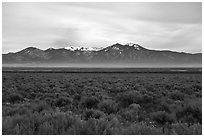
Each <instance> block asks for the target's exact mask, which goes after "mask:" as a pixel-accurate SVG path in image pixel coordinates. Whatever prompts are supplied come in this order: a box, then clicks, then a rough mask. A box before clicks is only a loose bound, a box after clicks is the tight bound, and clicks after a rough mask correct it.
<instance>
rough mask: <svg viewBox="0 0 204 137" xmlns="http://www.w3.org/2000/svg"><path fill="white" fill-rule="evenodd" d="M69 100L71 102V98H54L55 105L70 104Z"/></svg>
mask: <svg viewBox="0 0 204 137" xmlns="http://www.w3.org/2000/svg"><path fill="white" fill-rule="evenodd" d="M71 102H72V101H71V99H70V98H68V97H60V98H58V99H56V101H55V106H56V107H63V106H66V105H69V104H71Z"/></svg>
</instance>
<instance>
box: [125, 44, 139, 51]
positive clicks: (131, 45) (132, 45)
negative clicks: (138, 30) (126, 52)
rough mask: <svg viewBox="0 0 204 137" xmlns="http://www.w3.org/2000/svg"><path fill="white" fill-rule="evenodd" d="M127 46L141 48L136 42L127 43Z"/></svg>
mask: <svg viewBox="0 0 204 137" xmlns="http://www.w3.org/2000/svg"><path fill="white" fill-rule="evenodd" d="M125 45H126V46H130V47H134V48H135V49H136V50H140V46H139V45H138V44H134V43H127V44H125Z"/></svg>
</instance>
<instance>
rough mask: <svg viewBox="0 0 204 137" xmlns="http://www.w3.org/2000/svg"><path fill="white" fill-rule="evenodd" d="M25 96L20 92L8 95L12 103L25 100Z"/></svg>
mask: <svg viewBox="0 0 204 137" xmlns="http://www.w3.org/2000/svg"><path fill="white" fill-rule="evenodd" d="M23 100H24V99H23V97H22V95H20V94H18V93H12V94H10V95H9V96H8V101H9V102H11V103H16V102H20V101H23Z"/></svg>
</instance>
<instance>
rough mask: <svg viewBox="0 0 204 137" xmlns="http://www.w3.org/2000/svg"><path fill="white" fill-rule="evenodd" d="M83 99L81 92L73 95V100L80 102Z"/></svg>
mask: <svg viewBox="0 0 204 137" xmlns="http://www.w3.org/2000/svg"><path fill="white" fill-rule="evenodd" d="M80 100H81V95H79V94H74V96H73V101H74V102H79V101H80Z"/></svg>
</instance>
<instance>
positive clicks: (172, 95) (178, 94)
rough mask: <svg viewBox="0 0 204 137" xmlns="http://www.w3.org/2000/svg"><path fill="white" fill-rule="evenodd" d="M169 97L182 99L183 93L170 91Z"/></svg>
mask: <svg viewBox="0 0 204 137" xmlns="http://www.w3.org/2000/svg"><path fill="white" fill-rule="evenodd" d="M169 98H171V99H173V100H183V99H184V94H183V93H182V92H180V91H178V90H176V91H173V92H172V93H170V95H169Z"/></svg>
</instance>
